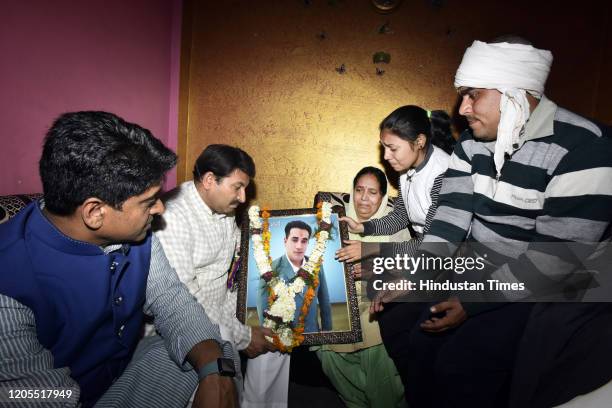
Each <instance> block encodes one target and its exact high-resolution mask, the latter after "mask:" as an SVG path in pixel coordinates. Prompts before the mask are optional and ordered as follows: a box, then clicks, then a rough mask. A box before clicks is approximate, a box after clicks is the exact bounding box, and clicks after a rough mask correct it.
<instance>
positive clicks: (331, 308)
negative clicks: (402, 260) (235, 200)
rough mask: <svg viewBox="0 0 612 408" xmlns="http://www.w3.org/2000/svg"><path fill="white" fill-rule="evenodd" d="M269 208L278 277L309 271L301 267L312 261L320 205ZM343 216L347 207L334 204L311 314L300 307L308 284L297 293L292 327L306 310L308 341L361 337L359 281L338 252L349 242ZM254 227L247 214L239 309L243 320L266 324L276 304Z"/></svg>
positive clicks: (273, 261) (273, 265) (305, 339)
mask: <svg viewBox="0 0 612 408" xmlns="http://www.w3.org/2000/svg"><path fill="white" fill-rule="evenodd" d="M261 213H262V212H259V214H261ZM267 213H268V214H269V216H267V218H266V219H267V230H268V231H269V235H268V237H269V239H268V241H267V245H269V255H270V257H269V260H271V264H270V266H271V270H272V271H273V273H274V274H275V275H274V276H275V277H278V279H282V281H283V282H287V284H289V283H290V282H291V281H292V278H294V277H295V276H296V274H300V273H303V269H300V267H301V266H304V265H305V264H306V263H307V262H308V260H309V259H310V255H311V254H313V251H314V250H315V248H316V247H317V242H316V241H315V234H316V231H318V227H319V224H318V220H317V217H316V214H317V209H316V208H306V209H292V210H269V211H267ZM341 216H344V209H343V208H339V207H334V208H333V209H332V210H331V216H330V221H331V222H330V224H331V225H327V229H328V232H329V238H328V239H327V242H326V246H325V252H324V253H323V256H322V262H320V269H319V270H318V274H317V276H318V281H317V283H318V285H317V286H316V289H314V292H312V293H313V294H314V297H313V296H312V295H311V297H310V298H311V299H312V301H311V303H310V307H309V310H308V313H307V314H306V313H304V311H305V310H306V309H303V310H300V309H301V305H303V302H304V299H305V298H306V296H305V295H306V292H307V290H308V287H305V288H303V289H301V287H300V288H298V289H296V293H295V295H294V296H295V297H294V299H295V303H296V305H297V306H296V307H295V315H294V322H293V323H292V326H294V325H295V323H296V322H297V321H298V319H299V315H300V313H302V325H303V329H304V330H303V336H304V337H303V342H302V343H301V344H303V345H317V344H338V343H354V342H357V341H361V326H360V321H359V310H358V305H357V297H356V293H355V283H354V281H353V278H352V274H351V273H350V268H349V267H348V266H347V265H346V264H344V263H342V262H339V261H337V260H336V259H335V253H336V251H337V250H338V249H340V247H341V246H342V245H343V241H344V240H346V239H348V231H347V227H346V225H345V224H344V223H342V224H341V223H340V222H339V217H341ZM254 218H256V217H254ZM249 226H250V220H249V215H248V213H247V214H245V216H244V218H243V220H242V238H241V245H240V259H241V264H240V270H239V276H238V306H237V313H236V314H237V317H238V319H239V320H240V321H242V322H243V323H246V324H249V325H251V326H260V325H262V324H263V321H264V315H266V316H269V315H268V314H266V311H267V310H268V308H269V307H270V303H269V302H270V298H269V295H270V290H269V289H268V288H267V286H266V285H267V281H266V277H265V274H262V272H261V271H260V270H259V267H258V264H257V262H256V260H255V256H254V243H253V231H254V230H253V229H252V228H250V227H249ZM259 232H260V231H256V233H259ZM300 271H302V272H300Z"/></svg>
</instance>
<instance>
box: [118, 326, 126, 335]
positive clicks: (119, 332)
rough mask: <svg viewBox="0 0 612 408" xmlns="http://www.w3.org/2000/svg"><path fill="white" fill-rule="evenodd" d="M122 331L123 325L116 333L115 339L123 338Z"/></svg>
mask: <svg viewBox="0 0 612 408" xmlns="http://www.w3.org/2000/svg"><path fill="white" fill-rule="evenodd" d="M123 329H125V324H122V325H121V327H120V328H119V331H118V332H117V337H119V338H121V337H122V336H123Z"/></svg>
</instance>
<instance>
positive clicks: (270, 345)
mask: <svg viewBox="0 0 612 408" xmlns="http://www.w3.org/2000/svg"><path fill="white" fill-rule="evenodd" d="M276 350H277V348H276V346H275V345H274V343H270V342H269V341H267V342H266V351H276Z"/></svg>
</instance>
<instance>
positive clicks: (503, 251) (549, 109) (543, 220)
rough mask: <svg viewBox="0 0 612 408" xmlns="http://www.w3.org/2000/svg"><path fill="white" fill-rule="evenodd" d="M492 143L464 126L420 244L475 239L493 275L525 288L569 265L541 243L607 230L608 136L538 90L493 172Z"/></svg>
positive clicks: (600, 236)
mask: <svg viewBox="0 0 612 408" xmlns="http://www.w3.org/2000/svg"><path fill="white" fill-rule="evenodd" d="M494 147H495V142H494V141H493V142H479V141H477V140H475V139H473V138H472V135H471V132H470V131H466V132H464V133H463V135H462V136H461V138H460V141H459V143H458V145H457V146H456V148H455V150H454V152H453V155H452V156H451V160H450V164H449V168H448V171H447V172H446V176H445V179H444V181H443V183H442V188H441V191H440V198H439V202H438V211H437V213H436V216H435V218H434V220H433V222H432V225H431V228H430V230H429V233H428V234H427V235H426V236H425V237H424V240H423V243H424V244H423V246H422V247H421V249H425V250H427V248H428V243H435V242H445V243H451V245H449V247H450V248H456V244H457V243H461V242H462V241H464V240H466V239H467V240H469V241H474V242H478V243H479V244H482V245H483V246H484V247H485V248H486V249H487V254H488V255H490V256H489V261H492V263H493V264H494V265H495V270H494V272H493V273H492V278H493V279H499V280H501V281H504V282H524V283H525V286H526V288H527V291H524V295H529V294H530V293H531V292H530V288H531V289H534V288H539V287H541V286H542V285H550V284H551V283H553V284H554V283H555V282H560V281H562V280H563V279H566V278H567V275H568V274H570V273H571V272H572V269H571V268H567V267H566V264H565V263H564V260H563V259H562V257H561V256H560V254H559V253H553V252H554V251H552V252H551V253H545V252H546V249H544V248H543V246H542V245H538V244H539V243H542V242H600V241H603V240H606V239H608V238H609V234H610V221H611V219H612V142H611V141H610V139H608V138H606V137H602V131H601V129H600V128H599V127H597V126H596V125H595V124H593V123H592V122H590V121H588V120H586V119H584V118H582V117H580V116H578V115H576V114H573V113H571V112H569V111H567V110H565V109H562V108H559V107H557V105H556V104H554V103H553V102H551V101H550V100H548V99H546V98H545V97H543V98H542V100H541V101H540V103H539V104H538V106H537V107H536V109H535V110H534V111H533V113H532V115H531V117H530V119H529V121H528V122H527V124H526V126H525V130H524V133H523V135H522V138H521V142H520V143H519V144H518V145H515V146H514V147H515V150H514V152H513V154H512V155H509V156H506V160H505V162H504V166H503V168H502V170H501V174H500V176H499V179H497V178H496V172H495V165H494V162H493V151H494ZM429 247H431V246H429ZM552 247H554V246H552ZM549 248H550V246H549ZM543 252H544V253H543ZM543 260H545V261H543ZM504 295H506V296H507V298H508V299H511V300H512V299H514V300H517V299H515V298H513V296H515V295H513V294H511V293H504Z"/></svg>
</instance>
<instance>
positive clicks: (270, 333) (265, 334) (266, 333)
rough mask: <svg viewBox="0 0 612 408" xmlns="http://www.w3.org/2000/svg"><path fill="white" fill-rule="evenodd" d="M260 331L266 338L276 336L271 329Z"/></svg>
mask: <svg viewBox="0 0 612 408" xmlns="http://www.w3.org/2000/svg"><path fill="white" fill-rule="evenodd" d="M260 330H261V331H262V333H263V334H264V336H268V337H272V336H274V332H273V331H272V329H270V328H269V327H262V328H261V329H260Z"/></svg>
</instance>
